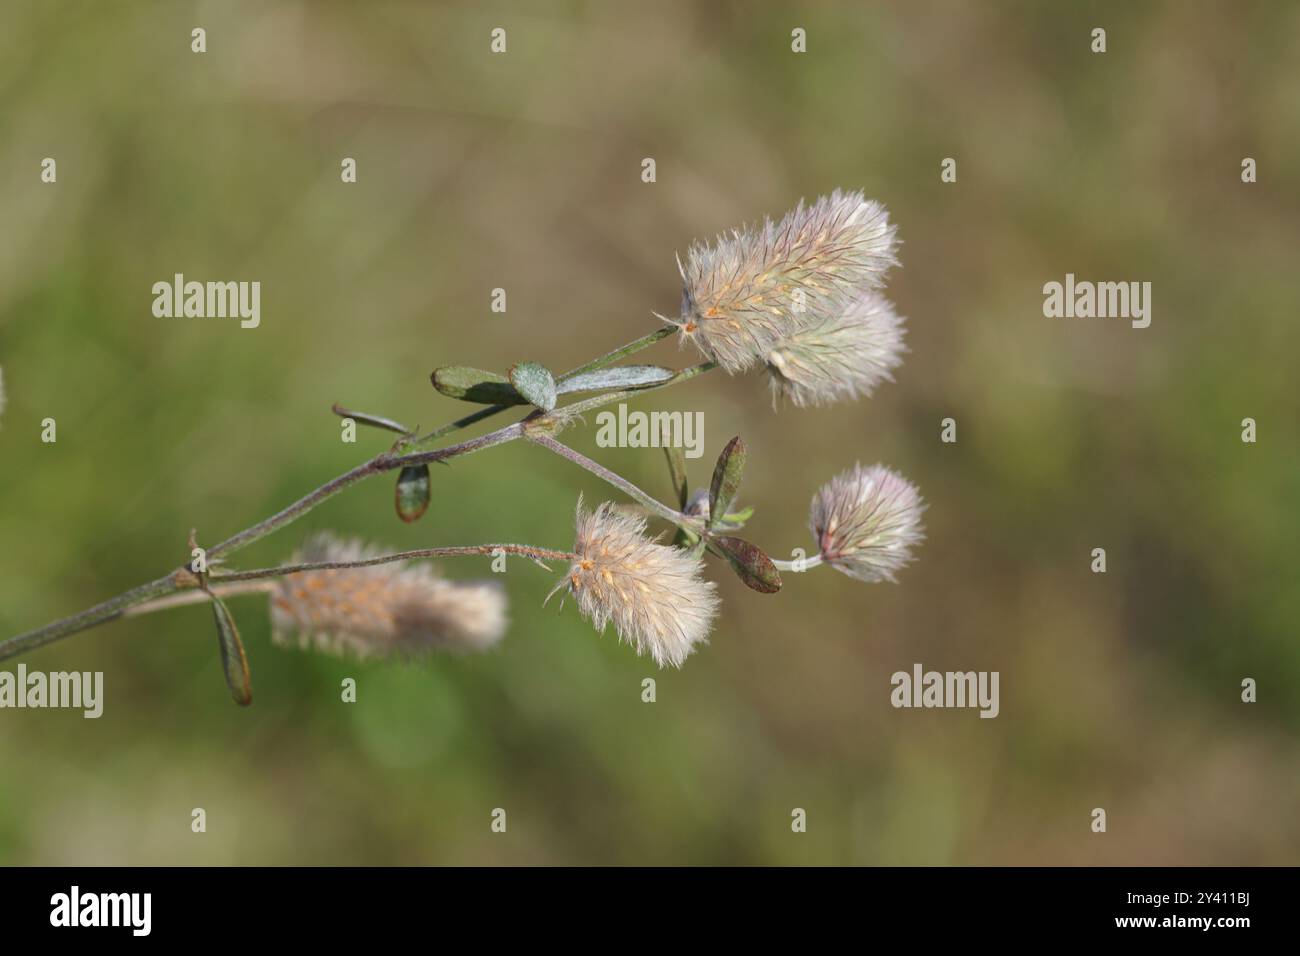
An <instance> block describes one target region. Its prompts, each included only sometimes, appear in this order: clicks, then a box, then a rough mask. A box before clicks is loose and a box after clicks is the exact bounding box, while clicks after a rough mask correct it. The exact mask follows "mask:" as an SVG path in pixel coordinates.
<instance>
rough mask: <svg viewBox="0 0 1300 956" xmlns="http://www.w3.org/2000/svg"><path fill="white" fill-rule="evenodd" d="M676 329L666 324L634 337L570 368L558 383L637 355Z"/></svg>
mask: <svg viewBox="0 0 1300 956" xmlns="http://www.w3.org/2000/svg"><path fill="white" fill-rule="evenodd" d="M676 331H677V326H675V325H665V326H664V327H663V328H659V329H655V330H654V331H653V332H651V333H649V334H648V335H643V336H641V338H639V339H633V340H632V341H631V342H628V343H627V345H622V346H619V347H618V348H616V349H614V351H612V352H606V353H605V354H604V355H602V356H601V357H600V358H597V359H592V360H591V361H590V362H588V363H587V364H586V365H579V366H578V367H577V368H572V369H569V371H567V372H565V373H564V374H563V375H561V376H560V377H559V379H557V380H556V384H559V382H563V381H565V380H566V379H570V378H573V376H575V375H581V374H582V373H583V372H591V371H594V370H595V369H598V368H604V367H605V366H606V365H613V364H614V363H615V362H617V361H618V360H619V359H621V358H627V357H628V356H629V355H635V354H636V353H637V352H640V351H641V350H642V349H648V348H649V347H650V346H652V345H654V344H655V343H656V342H658V341H659V340H660V339H666V338H667V337H668V336H670V335H672V334H673V333H674V332H676Z"/></svg>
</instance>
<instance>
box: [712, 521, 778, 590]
mask: <svg viewBox="0 0 1300 956" xmlns="http://www.w3.org/2000/svg"><path fill="white" fill-rule="evenodd" d="M709 550H710V551H712V552H713V553H714V554H719V555H721V556H722V557H724V558H726V559H727V563H728V564H730V565H731V570H733V571H735V572H736V576H737V577H738V578H740V580H742V581H744V582H745V586H746V587H749V588H752V589H753V590H755V591H759V592H761V593H763V594H775V593H776V592H777V591H779V590H781V572H779V571H778V570H777V569H776V565H775V564H773V563H772V559H771V558H769V557H768V556H767V555H766V554H765V553H764V552H763V549H762V548H760V547H758V546H757V545H754V544H750V543H749V542H748V541H745V540H744V539H743V538H733V537H731V536H730V535H725V534H723V535H714V536H712V537H711V538H709Z"/></svg>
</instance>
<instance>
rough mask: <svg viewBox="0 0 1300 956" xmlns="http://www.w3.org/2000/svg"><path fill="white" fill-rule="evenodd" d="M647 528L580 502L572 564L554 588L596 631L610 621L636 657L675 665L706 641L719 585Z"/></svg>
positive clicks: (639, 520)
mask: <svg viewBox="0 0 1300 956" xmlns="http://www.w3.org/2000/svg"><path fill="white" fill-rule="evenodd" d="M645 526H646V522H645V519H644V518H640V517H634V516H631V515H626V514H622V513H620V512H617V511H615V510H614V509H613V506H612V505H610V504H609V503H608V502H607V503H605V504H602V505H601V506H600V507H598V508H597V509H596V510H595V511H594V512H587V511H584V510H583V507H582V500H581V499H579V500H578V517H577V535H576V538H575V540H574V544H573V550H574V552H575V558H574V560H573V563H572V564H571V565H570V566H569V571H568V575H567V577H566V578H565V579H564V580H562V581H561V582H560V583H559V584H558V585H556V588H555V590H556V591H558V590H560V589H561V588H565V587H567V589H568V591H569V593H570V594H572V595H573V596H574V598H575V599H576V600H577V602H578V610H579V611H581V612H582V616H583V617H585V618H586V619H587V620H588V621H590V622H591V624H592V626H593V627H594V628H596V630H598V631H601V632H603V631H604V630H605V626H606V625H607V624H608V623H609V622H610V621H613V622H614V629H615V630H616V631H618V635H619V637H620V638H622V639H623V640H624V641H626V642H627V643H628V644H631V645H632V646H633V647H634V648H636V652H637V655H638V656H640V655H641V654H642V653H648V654H649V655H650V656H651V657H652V658H654V661H655V663H656V664H658V665H659V666H660V667H664V666H666V665H668V664H671V665H673V666H674V667H681V666H682V662H683V661H685V660H686V658H687V657H688V656H689V655H690V653H691V652H692V651H693V650H694V649H695V645H696V644H699V643H701V642H702V641H704V640H705V638H706V637H707V636H708V633H709V628H710V626H711V625H712V623H713V618H714V616H715V615H716V614H717V611H718V598H717V595H716V594H715V593H714V592H715V591H716V590H717V585H715V584H714V583H713V582H712V581H706V580H704V578H703V577H702V572H703V570H704V565H703V563H702V562H701V561H700V560H699V559H698V558H695V557H692V556H691V554H690V552H688V551H684V550H682V549H681V548H675V547H670V546H668V545H664V544H659V543H658V541H657V540H655V539H653V538H649V537H646V535H645ZM551 593H552V594H554V593H555V591H552V592H551Z"/></svg>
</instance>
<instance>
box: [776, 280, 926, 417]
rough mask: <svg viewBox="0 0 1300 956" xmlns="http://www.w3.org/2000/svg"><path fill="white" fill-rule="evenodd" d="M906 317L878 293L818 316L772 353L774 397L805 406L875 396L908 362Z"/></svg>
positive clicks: (865, 295)
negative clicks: (878, 387)
mask: <svg viewBox="0 0 1300 956" xmlns="http://www.w3.org/2000/svg"><path fill="white" fill-rule="evenodd" d="M904 351H906V346H905V345H904V344H903V320H902V319H900V318H899V317H898V315H897V313H895V312H894V307H893V306H892V305H890V303H889V300H888V299H886V298H885V297H884V296H883V295H881V294H880V293H878V292H862V293H858V294H857V295H855V296H853V297H851V298H849V299H847V300H845V302H844V305H843V307H842V308H841V309H835V310H833V311H829V312H827V313H825V314H822V315H819V316H817V317H815V318H814V319H813V320H812V321H811V322H810V323H809V324H808V325H807V326H805V327H804V328H802V329H800V330H799V331H797V332H795V333H794V334H793V335H791V336H788V337H787V338H785V339H782V340H781V341H780V342H779V343H777V345H776V347H775V348H773V349H772V350H771V351H770V352H768V353H767V358H766V365H767V377H768V381H769V383H770V384H771V386H772V398H773V401H775V400H776V399H778V398H786V399H789V400H790V401H791V402H793V403H794V404H795V405H798V406H800V407H803V406H807V405H829V404H830V403H832V402H837V401H846V400H852V399H856V398H858V397H860V396H864V395H870V394H871V392H872V390H873V389H874V388H875V387H876V386H877V385H878V384H879V383H880V382H881V381H893V374H892V372H893V370H894V369H896V368H897V367H898V366H899V365H901V364H902V362H903V352H904Z"/></svg>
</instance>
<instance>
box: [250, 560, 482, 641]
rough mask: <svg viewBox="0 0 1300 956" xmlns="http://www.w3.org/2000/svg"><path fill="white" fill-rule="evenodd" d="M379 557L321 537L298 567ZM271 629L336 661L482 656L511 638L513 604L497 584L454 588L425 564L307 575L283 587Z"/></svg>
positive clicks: (276, 593) (279, 584) (275, 597)
mask: <svg viewBox="0 0 1300 956" xmlns="http://www.w3.org/2000/svg"><path fill="white" fill-rule="evenodd" d="M375 554H376V552H375V551H373V550H372V549H370V548H368V547H366V546H364V545H363V544H361V543H360V542H358V541H340V540H338V539H336V538H334V537H332V536H330V535H318V536H316V537H314V538H311V539H309V540H308V542H307V543H306V544H305V545H304V546H303V548H302V550H301V551H300V552H298V553H297V554H295V555H294V558H293V561H292V562H291V563H293V564H303V563H314V562H320V561H359V560H364V559H365V558H368V557H372V556H374V555H375ZM271 623H272V627H273V633H272V636H273V638H274V640H275V641H276V643H279V644H291V643H296V644H297V645H298V646H300V647H315V648H316V649H318V650H324V651H328V652H331V653H336V654H341V653H345V652H349V651H350V652H352V653H355V654H357V655H358V656H360V657H372V656H373V657H386V656H410V655H415V654H420V653H424V652H427V651H481V650H486V649H487V648H489V647H491V646H492V645H493V644H495V643H496V642H497V641H499V640H500V639H501V636H502V635H503V634H504V633H505V629H506V599H505V595H504V594H503V592H502V589H501V587H500V586H499V585H498V584H496V583H495V582H488V581H476V582H454V581H447V580H444V579H442V578H439V577H438V576H436V575H435V574H434V572H433V571H432V569H431V568H430V567H429V566H428V565H426V564H419V565H403V564H399V563H392V564H378V565H373V566H371V567H365V568H345V569H340V570H332V571H301V572H299V573H297V574H289V575H285V576H284V577H282V578H278V579H276V586H275V590H273V591H272V592H271Z"/></svg>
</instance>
